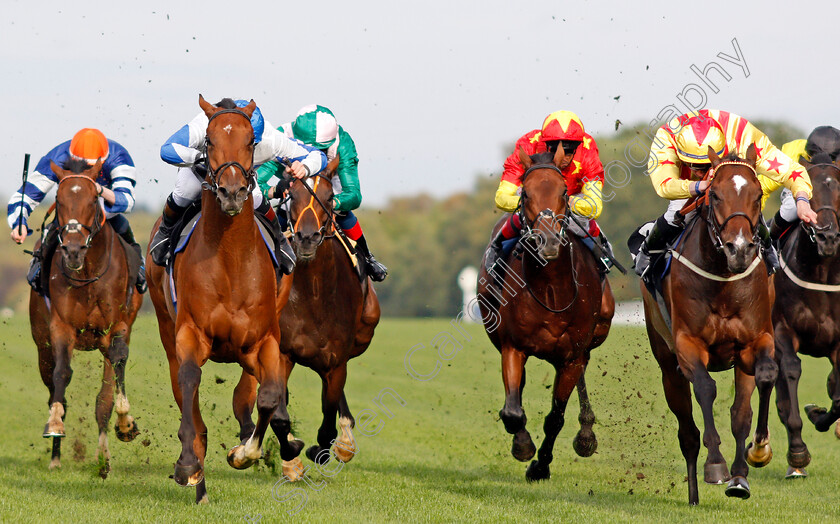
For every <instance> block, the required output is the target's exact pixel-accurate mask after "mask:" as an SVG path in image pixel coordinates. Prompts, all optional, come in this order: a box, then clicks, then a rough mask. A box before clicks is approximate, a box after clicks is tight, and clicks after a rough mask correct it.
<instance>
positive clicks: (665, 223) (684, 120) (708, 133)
mask: <svg viewBox="0 0 840 524" xmlns="http://www.w3.org/2000/svg"><path fill="white" fill-rule="evenodd" d="M752 144H755V147H756V153H757V155H758V158H757V160H756V174H757V175H758V180H759V182H760V183H761V188H762V191H763V193H764V195H763V197H762V199H761V204H762V207H763V206H764V202H765V201H766V199H767V197H768V196H769V194H770V193H771V192H772V191H773V190H775V189H778V188H779V187H781V186H782V185H783V186H785V187H787V188H788V189H790V190H791V191H792V192H793V193H794V194H795V195H796V212H797V215H798V216H799V218H800V219H802V220H805V221H806V222H814V221H815V220H816V213H814V211H813V210H812V209H811V205H810V203H809V199H810V198H811V191H812V187H811V180H810V178H809V177H808V172H807V171H805V168H804V167H802V166H801V165H799V164H798V163H797V162H795V161H793V160H791V159H790V158H788V156H787V155H785V154H783V153H782V152H781V151H779V150H778V149H777V148H776V146H774V145H773V144H772V143H771V142H770V139H769V138H767V136H766V135H765V134H764V133H762V132H761V131H759V130H758V129H756V127H755V126H753V125H752V124H750V123H749V122H748V121H747V120H746V119H745V118H743V117H740V116H738V115H736V114H734V113H729V112H726V111H720V110H716V109H701V110H700V111H699V112H692V113H687V114H685V115H682V116H679V117H676V118H674V119H673V120H671V121H670V122H668V123H667V124H665V125H663V126H662V127H660V128H659V130H658V131H657V132H656V137H655V138H654V139H653V144H652V145H651V151H650V158H649V159H648V174H649V175H650V181H651V183H652V184H653V187H654V189H655V190H656V194H658V195H659V196H661V197H663V198H667V199H669V200H670V201H671V203H670V204H669V205H668V210H667V211H666V212H665V214H664V215H662V216H660V217H659V218H658V219H657V220H656V222H655V223H654V226H653V228H652V229H651V231H650V233H649V234H648V235H647V238H646V239H645V241H644V243H643V244H642V248H641V250H640V251H639V254H638V255H637V256H636V263H635V270H636V273H637V274H639V275H642V274H643V273H644V271H645V270H646V268H647V266H648V263H649V262H650V252H651V251H654V250H660V249H664V248H665V246H666V245H667V244H668V242H669V241H671V240H672V239H674V238H675V237H676V236H677V234H678V233H679V232H680V231H681V229H682V228H681V227H680V226H678V225H676V224H675V222H674V218H675V216H676V213H677V212H678V211H679V210H680V209H682V207H683V205H684V204H685V202H686V200H687V199H688V198H689V197H692V196H697V195H702V194H703V193H704V192H705V191H706V189H707V188H708V187H709V184H710V183H711V182H710V181H708V180H703V181H701V180H700V179H701V178H703V176H705V175H706V173H707V172H708V170H709V168H710V167H711V161H710V160H709V157H708V149H709V147H710V146H711V147H712V149H714V151H715V152H716V153H717V154H718V156H721V157H723V156H724V155H727V154H730V153H736V154H737V155H738V156H740V157H744V156H745V155H746V152H747V148H749V146H750V145H752ZM758 228H759V235H760V236H761V240H762V245H763V248H764V256H765V262H766V263H767V266H768V270H769V271H771V272H775V271H776V269H778V267H779V262H778V257H777V255H776V252H775V249H774V248H773V245H772V242H771V238H770V234H769V231H768V229H767V225H766V224H764V220H763V218H762V220H760V221H759V224H758Z"/></svg>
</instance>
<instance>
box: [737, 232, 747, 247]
mask: <svg viewBox="0 0 840 524" xmlns="http://www.w3.org/2000/svg"><path fill="white" fill-rule="evenodd" d="M746 243H747V239H746V238H744V232H743V231H738V236H737V237H735V249H741V248H742V247H743V246H744V244H746Z"/></svg>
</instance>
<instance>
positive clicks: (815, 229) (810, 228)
mask: <svg viewBox="0 0 840 524" xmlns="http://www.w3.org/2000/svg"><path fill="white" fill-rule="evenodd" d="M811 167H832V168H834V169H836V170H838V171H840V166H837V165H836V164H812V165H811ZM822 211H831V213H832V214H833V215H834V219H835V220H837V223H838V224H840V214H838V213H837V210H836V209H834V206H820V207H819V208H817V209H814V213H816V214H817V215H818V216H819V214H820V212H822ZM800 225H801V226H802V229H804V230H805V233H807V235H808V238H809V239H810V240H811V242H813V243H814V244H816V243H817V233H823V232H826V231H831V229H832V225H831V223H829V224H827V225H825V226H818V225H811V224H806V223H805V222H800Z"/></svg>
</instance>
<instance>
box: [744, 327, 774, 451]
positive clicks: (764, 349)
mask: <svg viewBox="0 0 840 524" xmlns="http://www.w3.org/2000/svg"><path fill="white" fill-rule="evenodd" d="M775 349H776V345H775V342H774V340H773V336H772V335H771V334H770V333H765V334H764V335H763V336H762V337H761V338H760V339H759V340H758V342H756V345H755V355H756V360H755V386H756V387H757V388H758V420H757V421H756V428H755V436H754V437H753V442H752V443H751V444H750V447H749V448H748V453H747V461H748V462H749V463H750V465H751V466H753V467H757V468H760V467H762V466H766V465H767V464H769V463H770V459H772V458H773V451H772V450H771V449H770V430H769V429H768V427H767V424H768V422H769V420H768V419H769V418H770V394H771V393H772V392H773V385H774V384H776V379H777V378H778V377H779V365H778V364H776V360H775ZM736 376H737V374H736ZM747 402H749V400H747Z"/></svg>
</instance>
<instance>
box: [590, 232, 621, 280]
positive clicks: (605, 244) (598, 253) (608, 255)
mask: <svg viewBox="0 0 840 524" xmlns="http://www.w3.org/2000/svg"><path fill="white" fill-rule="evenodd" d="M582 240H583V243H584V245H585V246H586V247H588V248H589V250H590V251H592V254H593V255H595V259H596V260H598V274H599V275H600V277H601V280H603V279H604V278H606V276H607V273H609V272H610V268H611V267H613V263H612V259H613V258H615V254H614V253H613V250H612V244H610V241H609V240H608V239H607V236H606V235H605V234H604V232H603V231H602V232H601V234H600V235H598V237H597V238H595V237H592V238H590V237H584V238H582ZM595 244H598V247H599V248H600V249H597V248H596V247H595Z"/></svg>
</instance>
